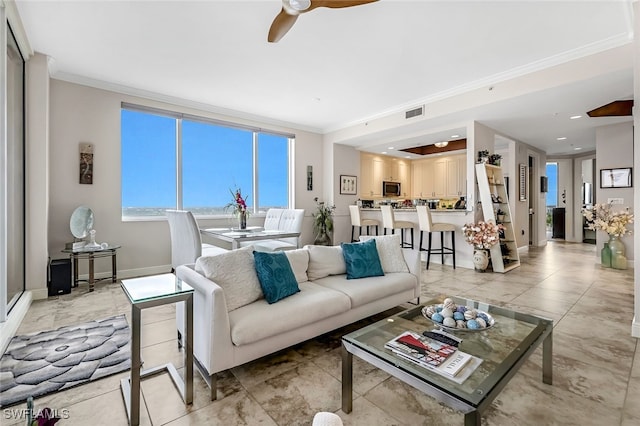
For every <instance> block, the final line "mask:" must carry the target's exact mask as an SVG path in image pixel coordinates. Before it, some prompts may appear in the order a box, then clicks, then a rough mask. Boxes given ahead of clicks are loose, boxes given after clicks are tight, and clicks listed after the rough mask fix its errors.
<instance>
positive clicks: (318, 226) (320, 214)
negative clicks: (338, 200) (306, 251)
mask: <svg viewBox="0 0 640 426" xmlns="http://www.w3.org/2000/svg"><path fill="white" fill-rule="evenodd" d="M313 200H314V201H315V202H316V205H317V207H318V208H317V210H316V212H315V213H313V214H312V216H313V230H314V232H315V234H316V238H315V240H314V242H313V243H314V244H316V245H320V246H330V245H331V236H330V233H331V231H333V211H334V210H335V209H336V206H329V205H326V204H325V203H324V201H318V197H315V198H314V199H313Z"/></svg>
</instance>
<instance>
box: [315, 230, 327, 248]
mask: <svg viewBox="0 0 640 426" xmlns="http://www.w3.org/2000/svg"><path fill="white" fill-rule="evenodd" d="M313 244H315V245H317V246H330V245H331V237H330V236H329V233H327V230H326V229H320V230H319V231H318V235H316V239H315V240H314V241H313Z"/></svg>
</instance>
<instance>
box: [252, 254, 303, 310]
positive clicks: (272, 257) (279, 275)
mask: <svg viewBox="0 0 640 426" xmlns="http://www.w3.org/2000/svg"><path fill="white" fill-rule="evenodd" d="M253 260H254V262H255V264H256V273H257V274H258V280H259V281H260V287H262V293H264V298H265V300H266V301H267V303H269V304H271V303H276V302H277V301H278V300H282V299H284V298H285V297H289V296H291V295H292V294H295V293H297V292H299V291H300V289H299V288H298V282H297V281H296V276H295V275H293V270H292V269H291V264H290V263H289V259H287V256H286V255H285V254H284V253H283V252H275V253H267V252H262V251H254V252H253Z"/></svg>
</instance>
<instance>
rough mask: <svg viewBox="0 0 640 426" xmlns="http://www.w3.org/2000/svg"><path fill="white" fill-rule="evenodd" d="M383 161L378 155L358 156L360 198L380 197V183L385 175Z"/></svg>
mask: <svg viewBox="0 0 640 426" xmlns="http://www.w3.org/2000/svg"><path fill="white" fill-rule="evenodd" d="M385 167H386V166H385V161H384V158H382V157H381V156H379V155H373V154H360V180H361V182H362V183H361V184H360V197H361V198H365V199H367V198H373V197H381V196H382V181H383V180H384V179H383V176H384V173H385Z"/></svg>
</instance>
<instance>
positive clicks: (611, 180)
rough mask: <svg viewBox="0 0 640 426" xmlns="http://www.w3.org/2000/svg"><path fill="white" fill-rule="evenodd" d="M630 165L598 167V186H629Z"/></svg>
mask: <svg viewBox="0 0 640 426" xmlns="http://www.w3.org/2000/svg"><path fill="white" fill-rule="evenodd" d="M631 182H632V180H631V167H625V168H620V169H600V188H631V186H632V184H631Z"/></svg>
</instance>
